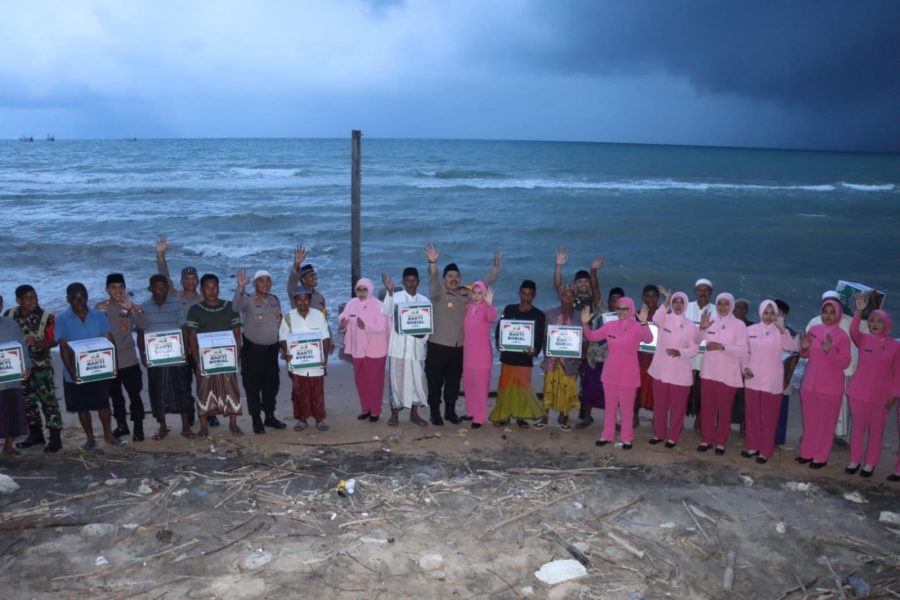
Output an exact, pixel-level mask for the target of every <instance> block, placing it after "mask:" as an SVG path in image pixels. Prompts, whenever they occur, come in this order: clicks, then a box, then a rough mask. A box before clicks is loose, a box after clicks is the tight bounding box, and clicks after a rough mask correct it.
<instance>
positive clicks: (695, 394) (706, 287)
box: [684, 277, 716, 431]
mask: <svg viewBox="0 0 900 600" xmlns="http://www.w3.org/2000/svg"><path fill="white" fill-rule="evenodd" d="M712 295H713V284H712V281H710V280H709V279H706V278H703V277H701V278H700V279H698V280H697V281H696V283H694V298H695V300H694V301H693V302H689V303H688V305H687V310H685V311H684V316H685V317H687V318H688V319H689V320H691V321H692V322H693V323H694V324H695V325H699V324H700V319H701V318H702V317H703V313H705V312H707V311H708V312H709V313H710V316H713V315H714V314H715V310H716V307H715V306H713V305H712V304H711V303H710V301H711V300H712ZM700 349H701V352H698V353H697V356H695V357H694V358H692V359H691V370H692V371H693V372H694V385H692V386H691V395H690V397H689V398H688V407H687V414H688V415H694V416H695V417H696V418H695V419H694V431H699V429H700V416H699V415H700V402H701V400H700V366H701V364H702V362H703V352H702V350H704V349H705V343H704V344H701V346H700Z"/></svg>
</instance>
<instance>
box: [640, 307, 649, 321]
mask: <svg viewBox="0 0 900 600" xmlns="http://www.w3.org/2000/svg"><path fill="white" fill-rule="evenodd" d="M649 316H650V307H649V306H647V305H646V304H644V305H643V306H641V311H640V312H639V313H638V321H640V322H641V325H646V324H647V317H649Z"/></svg>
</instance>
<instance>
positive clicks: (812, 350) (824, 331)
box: [800, 300, 850, 396]
mask: <svg viewBox="0 0 900 600" xmlns="http://www.w3.org/2000/svg"><path fill="white" fill-rule="evenodd" d="M825 304H831V305H832V306H834V310H835V311H836V312H837V320H836V321H835V322H834V324H833V325H825V324H824V323H822V324H820V325H813V326H812V327H811V328H810V329H809V331H808V332H807V334H808V335H809V337H810V338H812V340H811V341H812V343H811V344H810V346H809V348H807V349H806V350H804V349H803V348H802V347H801V348H800V356H802V357H803V358H809V362H808V363H807V365H806V374H805V375H804V376H803V384H802V385H801V386H800V392H801V393H803V392H804V391H809V392H817V393H819V394H830V395H838V396H841V395H843V393H844V369H846V368H847V367H848V366H850V336H849V335H847V334H846V333H844V330H843V329H841V327H840V323H841V316H843V314H844V311H843V309H842V308H841V305H840V303H838V302H835V301H834V300H826V301H825ZM827 335H830V336H831V351H830V352H825V351H824V350H823V349H822V343H823V342H824V341H825V336H827Z"/></svg>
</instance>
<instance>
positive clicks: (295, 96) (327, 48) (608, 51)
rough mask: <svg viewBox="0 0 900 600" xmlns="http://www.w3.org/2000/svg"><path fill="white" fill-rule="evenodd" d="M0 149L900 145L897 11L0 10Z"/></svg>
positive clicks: (387, 2) (682, 3)
mask: <svg viewBox="0 0 900 600" xmlns="http://www.w3.org/2000/svg"><path fill="white" fill-rule="evenodd" d="M0 40H2V42H0V138H16V137H18V136H20V135H23V134H31V135H34V136H35V137H43V136H44V135H45V134H46V133H49V132H53V133H54V134H55V135H56V136H57V137H58V138H73V137H79V138H84V137H100V138H103V137H112V138H117V137H273V136H274V137H343V136H346V135H348V134H349V131H350V130H351V129H362V130H363V131H364V133H365V134H366V135H367V136H369V137H428V138H500V139H550V140H585V141H610V142H641V143H668V144H711V145H728V146H764V147H787V148H821V149H834V150H876V151H879V150H887V151H893V152H897V151H900V0H866V1H862V2H851V1H849V0H847V1H841V2H833V1H828V0H808V1H800V0H783V1H779V2H775V1H766V0H753V1H742V0H728V1H721V0H708V1H699V0H677V1H674V0H673V1H669V0H657V1H641V0H621V1H618V2H609V1H602V0H584V1H575V0H571V1H570V0H530V1H529V0H520V1H512V0H432V1H424V0H423V1H417V0H408V1H403V0H381V1H378V0H331V1H327V2H326V1H321V2H318V1H302V0H296V1H289V0H284V1H277V0H265V1H262V0H256V1H250V0H248V1H228V0H217V1H213V0H209V1H190V0H178V1H177V2H176V1H166V0H153V1H146V2H145V1H140V0H123V1H120V0H108V1H97V0H58V1H40V0H28V1H22V0H0Z"/></svg>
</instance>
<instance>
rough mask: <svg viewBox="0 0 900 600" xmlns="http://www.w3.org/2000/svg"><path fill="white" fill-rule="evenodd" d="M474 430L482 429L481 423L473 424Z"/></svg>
mask: <svg viewBox="0 0 900 600" xmlns="http://www.w3.org/2000/svg"><path fill="white" fill-rule="evenodd" d="M471 427H472V429H481V423H472V425H471Z"/></svg>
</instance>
